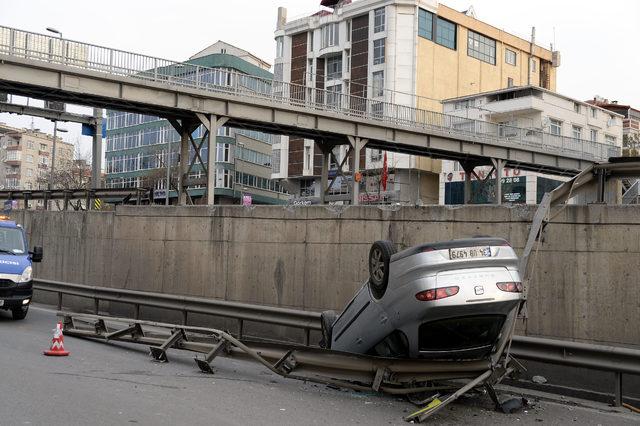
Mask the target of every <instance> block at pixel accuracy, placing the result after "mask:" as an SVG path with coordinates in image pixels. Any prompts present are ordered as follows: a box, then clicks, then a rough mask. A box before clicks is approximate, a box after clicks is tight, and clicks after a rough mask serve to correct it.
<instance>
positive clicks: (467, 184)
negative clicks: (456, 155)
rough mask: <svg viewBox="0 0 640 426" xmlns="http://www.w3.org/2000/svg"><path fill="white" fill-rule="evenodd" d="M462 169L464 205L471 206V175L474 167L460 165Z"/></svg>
mask: <svg viewBox="0 0 640 426" xmlns="http://www.w3.org/2000/svg"><path fill="white" fill-rule="evenodd" d="M461 164H462V163H461ZM462 168H463V169H464V203H465V204H471V174H472V173H473V169H474V167H473V166H467V165H465V164H462Z"/></svg>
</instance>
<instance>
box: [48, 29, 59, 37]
mask: <svg viewBox="0 0 640 426" xmlns="http://www.w3.org/2000/svg"><path fill="white" fill-rule="evenodd" d="M47 31H49V32H50V33H54V34H58V35H59V36H60V38H62V32H60V31H58V30H56V29H55V28H53V27H47Z"/></svg>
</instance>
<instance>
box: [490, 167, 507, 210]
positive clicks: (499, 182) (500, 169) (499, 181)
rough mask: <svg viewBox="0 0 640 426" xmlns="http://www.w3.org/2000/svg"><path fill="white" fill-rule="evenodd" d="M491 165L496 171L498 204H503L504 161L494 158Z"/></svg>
mask: <svg viewBox="0 0 640 426" xmlns="http://www.w3.org/2000/svg"><path fill="white" fill-rule="evenodd" d="M491 163H492V164H493V168H494V169H495V171H496V191H495V192H496V204H497V205H501V204H502V172H503V170H504V160H500V159H498V158H492V159H491Z"/></svg>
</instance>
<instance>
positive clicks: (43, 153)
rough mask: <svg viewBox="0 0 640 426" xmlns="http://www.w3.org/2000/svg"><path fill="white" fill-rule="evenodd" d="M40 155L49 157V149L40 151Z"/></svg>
mask: <svg viewBox="0 0 640 426" xmlns="http://www.w3.org/2000/svg"><path fill="white" fill-rule="evenodd" d="M38 155H39V156H41V157H48V156H49V151H38Z"/></svg>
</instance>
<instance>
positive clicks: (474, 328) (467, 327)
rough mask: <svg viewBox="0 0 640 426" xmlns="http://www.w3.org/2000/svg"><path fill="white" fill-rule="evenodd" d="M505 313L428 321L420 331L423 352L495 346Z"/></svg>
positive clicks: (420, 346)
mask: <svg viewBox="0 0 640 426" xmlns="http://www.w3.org/2000/svg"><path fill="white" fill-rule="evenodd" d="M504 320H505V316H504V315H476V316H469V317H458V318H447V319H443V320H438V321H433V322H428V323H424V324H422V325H421V326H420V328H419V331H418V336H419V345H418V346H419V348H420V351H457V350H462V349H471V348H477V347H482V346H488V345H493V344H494V343H495V341H496V339H497V338H498V336H499V335H500V330H501V329H502V324H503V323H504Z"/></svg>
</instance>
